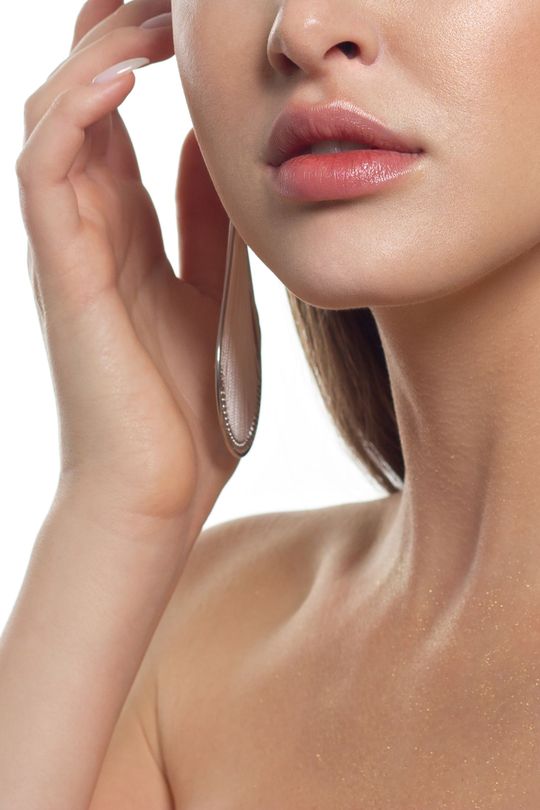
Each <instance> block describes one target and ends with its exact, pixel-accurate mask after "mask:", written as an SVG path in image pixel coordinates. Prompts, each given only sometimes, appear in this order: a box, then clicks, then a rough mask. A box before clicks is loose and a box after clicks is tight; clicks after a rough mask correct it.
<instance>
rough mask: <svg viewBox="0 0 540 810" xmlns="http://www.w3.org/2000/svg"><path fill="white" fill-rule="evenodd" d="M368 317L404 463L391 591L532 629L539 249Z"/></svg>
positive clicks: (538, 561) (538, 585)
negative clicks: (521, 620)
mask: <svg viewBox="0 0 540 810" xmlns="http://www.w3.org/2000/svg"><path fill="white" fill-rule="evenodd" d="M372 311H373V314H374V316H375V319H376V321H377V324H378V327H379V331H380V334H381V339H382V342H383V346H384V349H385V353H386V358H387V362H388V370H389V374H390V381H391V386H392V393H393V397H394V404H395V408H396V415H397V420H398V425H399V430H400V436H401V442H402V447H403V453H404V459H405V469H406V475H405V484H404V489H403V492H402V493H401V495H400V496H399V498H398V500H397V501H396V502H397V503H399V507H398V509H397V510H395V511H394V513H393V523H392V526H391V529H390V531H389V537H390V536H391V537H392V538H395V541H392V543H389V541H388V542H387V544H386V549H387V550H388V549H389V548H392V554H393V555H394V560H395V562H396V563H397V562H398V561H399V566H397V567H396V569H395V570H396V571H397V570H399V572H400V578H401V581H402V582H403V587H404V588H406V591H407V593H408V594H411V595H412V599H413V601H414V606H415V608H416V609H417V608H419V606H421V605H424V606H426V608H425V610H426V611H431V610H433V611H435V610H436V608H435V604H438V605H439V611H440V609H441V608H440V606H441V605H446V606H448V605H450V604H451V605H452V606H453V608H452V609H453V610H454V612H455V616H454V618H456V617H457V616H458V615H461V614H462V612H463V611H464V610H466V609H467V608H468V607H470V606H472V605H474V606H476V607H478V608H479V609H481V610H489V611H491V614H492V617H493V619H494V620H496V616H497V610H500V615H501V618H503V617H504V616H509V615H512V617H513V618H514V617H515V611H517V612H518V613H519V614H520V615H522V616H523V615H524V612H525V616H529V617H530V619H531V621H532V620H533V618H535V619H536V623H538V616H539V615H540V537H539V535H540V494H539V489H540V255H538V254H536V253H535V254H534V255H532V254H531V255H528V256H527V257H526V259H524V258H523V257H521V258H520V260H519V262H515V263H512V265H511V266H510V265H506V266H505V267H504V268H502V269H501V270H499V271H497V272H493V273H491V274H490V275H488V276H487V277H485V278H484V279H481V280H480V281H479V282H478V283H476V284H475V285H474V286H471V287H469V288H467V289H465V290H461V291H459V292H457V293H455V294H452V295H449V296H446V297H444V298H443V299H438V300H435V301H429V302H427V303H421V304H415V305H412V306H411V305H409V306H403V307H393V306H392V307H379V308H377V307H374V308H372ZM385 553H386V554H387V560H388V559H389V556H390V555H388V551H386V552H385ZM428 594H430V595H432V597H433V598H431V596H430V597H428ZM496 605H500V608H497V607H496ZM427 606H429V607H427ZM536 632H537V631H536Z"/></svg>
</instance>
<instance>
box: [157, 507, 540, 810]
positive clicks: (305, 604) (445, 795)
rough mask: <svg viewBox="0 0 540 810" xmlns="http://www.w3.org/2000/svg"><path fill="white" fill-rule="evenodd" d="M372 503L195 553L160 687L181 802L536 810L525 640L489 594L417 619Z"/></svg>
mask: <svg viewBox="0 0 540 810" xmlns="http://www.w3.org/2000/svg"><path fill="white" fill-rule="evenodd" d="M384 503H385V502H384V501H381V502H380V503H379V502H373V503H372V505H371V506H370V507H367V508H364V509H358V507H357V506H352V505H346V506H342V507H339V508H333V507H332V508H327V509H323V510H316V511H315V512H313V513H311V514H310V513H291V514H292V517H291V516H289V517H287V516H286V515H285V514H282V515H273V516H272V517H271V519H270V520H269V519H268V518H267V517H265V516H261V517H259V518H257V519H249V520H248V523H249V527H250V528H249V531H247V530H246V531H245V533H244V535H243V537H241V538H240V539H239V540H238V546H237V548H235V549H234V551H233V548H232V546H231V544H229V545H228V546H227V547H226V544H223V548H222V549H221V550H216V548H214V549H212V550H209V551H208V553H207V550H205V549H204V548H202V547H201V548H199V549H198V550H197V551H198V561H197V565H196V568H194V574H193V575H192V576H191V578H190V579H189V586H188V587H187V588H186V597H185V600H184V602H183V603H179V611H181V614H182V620H181V621H180V622H179V630H178V633H177V634H176V633H175V635H174V650H173V651H172V652H171V656H170V662H169V664H168V666H167V667H166V668H164V670H163V675H162V678H161V681H160V688H161V696H160V705H161V706H162V725H163V728H162V737H163V741H164V748H165V755H166V761H167V767H168V771H169V774H170V778H171V781H172V784H173V789H174V793H175V796H176V797H177V798H178V806H180V807H182V808H184V807H185V808H186V810H203V809H204V808H210V807H219V808H220V809H221V808H223V810H233V808H234V810H253V808H254V807H260V808H264V810H278V809H279V810H293V808H294V810H319V808H320V809H321V810H329V808H339V810H396V809H397V808H399V810H439V809H440V810H443V809H444V810H466V808H480V809H481V810H538V808H539V807H540V768H539V767H538V766H539V763H540V660H539V656H538V655H537V646H536V641H537V637H536V638H534V634H532V635H531V633H530V632H529V631H530V629H531V628H530V625H529V622H528V621H527V620H526V619H525V618H524V617H523V618H522V619H521V620H520V619H516V618H515V617H514V616H512V621H510V611H509V612H506V605H505V603H504V602H503V601H502V599H501V597H500V595H499V594H498V593H497V592H495V591H486V592H485V593H483V594H482V596H481V598H480V597H478V599H479V601H478V603H475V604H473V605H470V606H469V607H467V609H465V608H464V607H463V606H462V608H461V611H459V616H458V615H457V614H458V611H456V610H455V608H454V614H455V615H454V620H453V621H452V622H451V623H450V624H449V625H448V624H445V622H444V621H443V622H442V624H441V621H440V617H441V615H442V616H444V613H445V608H447V605H445V604H444V603H443V602H442V601H441V597H440V595H439V594H438V592H437V588H436V587H431V588H429V589H428V591H427V593H428V601H429V604H427V603H426V604H424V605H423V610H422V611H419V612H417V613H416V614H414V615H413V614H412V613H411V606H414V607H416V602H415V601H414V599H413V598H411V595H410V594H408V593H407V591H406V590H404V589H403V582H404V580H402V581H400V579H399V577H398V578H397V579H396V580H395V581H391V580H390V572H388V571H386V572H385V570H384V568H383V567H382V564H381V563H380V561H379V559H378V557H377V553H376V549H375V547H374V545H373V543H372V542H371V541H372V539H373V532H374V531H379V530H380V528H381V526H382V525H383V524H382V522H381V514H382V513H381V507H382V505H383V504H384ZM364 506H365V505H364ZM249 521H251V522H249ZM362 532H363V533H364V536H365V538H366V539H367V542H364V544H363V548H362V549H361V550H360V551H359V546H358V538H359V536H360V535H361V533H362ZM370 538H371V539H370ZM236 542H237V541H236V540H235V543H236ZM381 548H382V547H381ZM205 557H206V561H205ZM376 572H378V574H376ZM188 576H189V573H188ZM364 582H365V583H369V587H366V588H365V589H364V590H362V588H361V585H362V583H364ZM525 587H526V583H525ZM188 592H190V595H189V596H188V595H187V594H188ZM389 594H390V595H389ZM443 627H450V628H451V629H450V630H448V632H446V633H445V635H444V638H443V629H442V628H443ZM522 630H523V631H524V632H522ZM426 639H427V643H424V641H425V640H426ZM186 662H187V664H186Z"/></svg>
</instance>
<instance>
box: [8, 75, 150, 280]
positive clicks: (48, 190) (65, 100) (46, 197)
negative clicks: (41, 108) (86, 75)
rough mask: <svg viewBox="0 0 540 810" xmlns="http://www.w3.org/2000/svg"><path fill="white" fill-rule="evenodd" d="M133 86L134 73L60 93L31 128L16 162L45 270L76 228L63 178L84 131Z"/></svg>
mask: <svg viewBox="0 0 540 810" xmlns="http://www.w3.org/2000/svg"><path fill="white" fill-rule="evenodd" d="M134 84H135V79H134V76H133V73H127V74H123V75H121V76H120V77H118V79H117V80H116V81H114V82H111V83H109V84H107V85H104V84H102V85H99V84H95V85H94V84H90V85H88V86H75V87H72V88H70V89H68V90H65V91H63V92H62V93H60V95H58V96H57V97H56V98H55V99H54V101H53V103H52V104H51V105H50V107H49V109H48V110H47V111H46V112H45V114H44V115H43V117H42V118H41V120H40V121H39V123H38V124H37V125H36V126H35V128H34V129H33V131H32V133H31V135H30V137H29V138H28V140H27V142H26V145H25V147H24V149H23V150H22V151H21V153H20V155H19V157H18V159H17V162H16V171H17V177H18V180H19V186H20V198H21V210H22V214H23V219H24V222H25V226H26V229H27V231H28V236H29V238H30V239H31V240H33V241H34V242H35V243H37V244H39V245H40V251H39V252H40V256H41V257H42V258H44V259H46V261H47V264H49V262H50V263H51V265H50V266H54V264H55V262H60V261H61V260H62V257H64V256H65V252H66V250H67V246H68V245H69V243H70V242H71V241H72V240H73V239H74V237H75V236H76V234H77V230H78V228H79V225H80V212H79V209H78V204H77V196H76V194H75V191H74V189H73V185H72V183H71V182H70V180H69V179H68V174H69V172H70V170H71V168H72V166H73V164H74V162H75V160H76V158H77V155H78V153H79V151H80V149H81V147H82V146H83V144H84V141H85V128H86V127H89V126H90V125H91V124H93V123H94V122H95V121H98V120H100V119H101V118H103V116H105V115H106V114H107V113H109V112H112V111H113V110H114V109H115V108H116V107H117V106H118V105H119V104H120V103H121V101H122V99H123V98H125V97H126V96H127V95H128V93H129V92H130V90H131V89H132V88H133V86H134ZM44 251H45V252H47V254H48V255H44Z"/></svg>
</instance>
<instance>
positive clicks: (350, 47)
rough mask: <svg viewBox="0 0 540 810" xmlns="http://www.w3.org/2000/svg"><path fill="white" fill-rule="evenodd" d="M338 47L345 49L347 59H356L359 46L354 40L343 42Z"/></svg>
mask: <svg viewBox="0 0 540 810" xmlns="http://www.w3.org/2000/svg"><path fill="white" fill-rule="evenodd" d="M338 48H339V49H340V50H341V51H343V53H344V54H345V56H346V57H347V59H354V57H355V56H356V54H357V53H358V46H357V45H355V43H354V42H341V43H340V44H339V45H338Z"/></svg>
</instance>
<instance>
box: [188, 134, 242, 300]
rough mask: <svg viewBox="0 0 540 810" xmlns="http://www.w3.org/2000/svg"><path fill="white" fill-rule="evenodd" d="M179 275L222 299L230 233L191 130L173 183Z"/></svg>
mask: <svg viewBox="0 0 540 810" xmlns="http://www.w3.org/2000/svg"><path fill="white" fill-rule="evenodd" d="M176 207H177V220H178V235H179V240H180V278H181V279H182V280H183V281H186V282H187V283H188V284H192V285H193V286H194V287H196V288H197V289H199V290H201V292H203V293H204V294H206V295H209V296H211V297H212V298H214V299H215V300H216V301H218V302H219V301H221V298H222V295H223V282H224V278H225V260H226V257H227V241H228V234H229V216H228V214H227V212H226V211H225V209H224V207H223V205H222V203H221V200H220V198H219V196H218V193H217V191H216V189H215V187H214V184H213V182H212V178H211V177H210V174H209V173H208V169H207V168H206V163H205V161H204V158H203V156H202V153H201V151H200V148H199V144H198V142H197V138H196V136H195V131H194V130H193V129H191V130H190V131H189V132H188V134H187V136H186V138H185V140H184V143H183V145H182V150H181V154H180V164H179V169H178V179H177V184H176Z"/></svg>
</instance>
